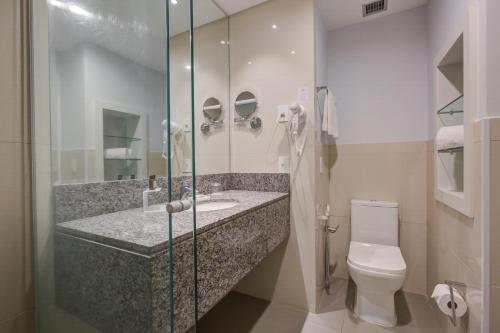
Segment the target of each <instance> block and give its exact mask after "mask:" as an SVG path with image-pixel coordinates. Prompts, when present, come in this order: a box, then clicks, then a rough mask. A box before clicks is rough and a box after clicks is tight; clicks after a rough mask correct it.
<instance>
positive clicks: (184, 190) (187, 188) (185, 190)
mask: <svg viewBox="0 0 500 333" xmlns="http://www.w3.org/2000/svg"><path fill="white" fill-rule="evenodd" d="M192 195H193V189H192V188H191V185H190V184H189V182H187V181H183V182H182V187H181V200H186V199H187V198H189V196H192Z"/></svg>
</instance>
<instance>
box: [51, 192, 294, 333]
mask: <svg viewBox="0 0 500 333" xmlns="http://www.w3.org/2000/svg"><path fill="white" fill-rule="evenodd" d="M220 199H232V200H236V201H238V202H239V204H238V205H237V206H235V207H233V208H229V209H225V210H219V211H213V212H198V213H197V235H198V236H197V241H198V243H197V244H198V247H197V252H198V271H197V272H198V280H197V281H198V288H199V289H198V292H199V297H198V307H199V313H200V316H202V315H203V314H205V313H206V312H208V310H210V309H211V307H213V306H214V305H215V304H216V303H217V302H218V301H219V300H220V299H221V298H222V297H224V296H225V295H226V294H227V293H228V292H229V291H230V290H231V289H232V288H233V287H234V286H235V285H236V284H237V283H238V282H239V281H240V280H241V279H242V278H243V277H244V276H245V275H246V274H248V273H249V272H250V271H251V270H252V269H253V268H254V267H255V266H256V265H257V264H258V263H260V261H262V260H263V259H264V258H265V257H266V256H267V255H268V254H269V253H270V252H271V251H273V250H274V249H275V248H276V247H277V246H278V245H279V244H280V243H281V242H283V241H284V240H285V239H286V238H287V237H288V235H289V232H290V224H289V216H290V215H289V214H290V213H289V210H290V204H289V194H288V193H278V192H257V191H226V192H224V193H223V194H222V196H221V197H220ZM168 234H169V229H168V220H167V214H166V213H144V212H142V209H131V210H126V211H120V212H115V213H111V214H105V215H100V216H94V217H87V218H83V219H79V220H74V221H68V222H63V223H59V224H57V226H56V258H55V259H56V269H55V275H56V300H57V303H58V304H59V305H60V306H61V307H63V308H64V309H66V310H67V311H70V312H71V313H73V314H76V315H77V316H79V317H80V318H81V319H83V320H85V321H87V322H89V323H90V324H92V325H93V326H95V327H97V328H99V329H101V330H102V331H104V332H167V331H168V302H167V299H168V285H169V283H170V281H168V274H167V273H168V252H167V250H168V249H167V248H168ZM172 234H173V267H174V269H173V271H174V279H173V286H174V288H173V290H174V291H173V293H174V294H173V296H174V299H175V306H174V314H175V332H184V331H186V330H187V329H188V328H189V327H190V326H192V324H193V322H194V317H193V311H194V300H193V297H192V296H193V289H194V288H193V285H194V283H193V281H194V279H193V256H192V251H193V249H192V246H193V242H192V241H193V239H192V213H190V212H183V213H179V214H175V215H174V221H173V230H172Z"/></svg>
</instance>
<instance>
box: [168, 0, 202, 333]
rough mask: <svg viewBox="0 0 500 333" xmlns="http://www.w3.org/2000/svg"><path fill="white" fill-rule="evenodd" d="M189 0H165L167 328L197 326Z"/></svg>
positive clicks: (180, 328) (179, 330) (193, 127)
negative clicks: (166, 39)
mask: <svg viewBox="0 0 500 333" xmlns="http://www.w3.org/2000/svg"><path fill="white" fill-rule="evenodd" d="M192 5H193V4H192V1H187V0H184V1H169V4H168V21H167V26H168V36H169V39H168V46H167V64H168V66H167V101H168V102H167V115H166V119H167V122H166V125H167V131H168V154H167V155H168V159H167V164H168V166H167V173H168V174H167V179H168V186H167V188H168V203H167V211H168V225H169V228H168V230H169V234H168V253H169V255H168V281H169V283H168V288H169V290H168V291H169V331H170V332H179V333H182V332H185V331H187V330H188V329H190V328H192V329H193V330H194V331H196V318H197V267H196V262H197V251H196V240H197V238H196V236H197V235H196V181H195V179H196V169H195V163H196V161H195V160H196V157H195V154H194V151H195V132H194V131H195V122H194V117H193V106H194V101H193V96H194V63H193V52H194V49H193V19H192V18H193V11H192Z"/></svg>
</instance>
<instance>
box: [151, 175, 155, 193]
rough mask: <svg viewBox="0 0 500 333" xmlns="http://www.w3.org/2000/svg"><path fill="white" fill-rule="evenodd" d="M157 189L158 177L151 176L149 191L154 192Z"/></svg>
mask: <svg viewBox="0 0 500 333" xmlns="http://www.w3.org/2000/svg"><path fill="white" fill-rule="evenodd" d="M155 189H156V176H155V175H151V176H149V190H150V191H154V190H155Z"/></svg>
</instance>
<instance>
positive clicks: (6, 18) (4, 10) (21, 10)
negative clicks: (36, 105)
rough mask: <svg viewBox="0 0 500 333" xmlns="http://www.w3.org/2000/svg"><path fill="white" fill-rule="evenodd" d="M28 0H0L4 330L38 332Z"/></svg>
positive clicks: (0, 306)
mask: <svg viewBox="0 0 500 333" xmlns="http://www.w3.org/2000/svg"><path fill="white" fill-rule="evenodd" d="M26 6H27V1H18V0H5V1H1V2H0V40H1V41H2V52H0V73H2V74H1V76H0V156H1V158H0V169H1V170H2V172H1V174H0V212H1V217H0V332H2V333H24V332H32V331H33V330H34V320H33V318H34V315H33V308H34V301H33V278H32V263H31V259H32V257H31V187H30V186H31V177H30V176H31V141H30V132H29V122H30V119H29V103H28V90H27V89H28V85H27V80H26V79H27V75H28V68H29V67H28V66H27V62H26V60H27V58H26V57H27V53H26V52H27V51H28V48H27V47H26V45H27V44H26V36H27V35H26V33H27V31H26V26H25V24H26V18H27V15H26V14H27V12H26V9H27V7H26Z"/></svg>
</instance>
